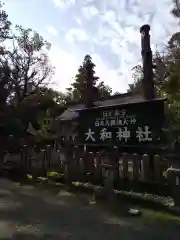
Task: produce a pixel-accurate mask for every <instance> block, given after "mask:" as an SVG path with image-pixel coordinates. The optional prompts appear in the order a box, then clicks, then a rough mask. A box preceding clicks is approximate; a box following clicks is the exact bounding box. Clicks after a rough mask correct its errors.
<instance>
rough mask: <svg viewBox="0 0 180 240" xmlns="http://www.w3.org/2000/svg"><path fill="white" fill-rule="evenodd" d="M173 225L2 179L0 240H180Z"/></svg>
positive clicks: (70, 194)
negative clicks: (111, 210)
mask: <svg viewBox="0 0 180 240" xmlns="http://www.w3.org/2000/svg"><path fill="white" fill-rule="evenodd" d="M119 215H120V214H119ZM179 236H180V226H178V225H177V224H176V223H174V222H167V221H163V222H161V221H160V220H152V219H147V218H146V217H144V216H142V217H127V216H126V217H123V216H117V214H116V215H115V214H112V213H110V212H109V211H106V210H105V209H104V208H103V207H101V206H99V205H98V204H89V199H88V197H87V196H85V195H80V194H78V195H75V194H73V193H69V192H66V191H65V190H61V191H59V190H58V191H57V189H56V190H55V189H54V190H53V189H52V190H51V191H50V190H47V189H45V188H44V189H43V188H37V187H33V186H25V185H23V186H21V185H20V184H17V183H14V182H11V181H9V180H5V179H1V180H0V239H3V240H10V239H13V240H14V239H15V240H20V239H23V240H51V239H56V240H63V239H68V240H76V239H77V240H82V239H83V240H90V239H91V240H96V239H97V240H106V239H107V240H109V239H110V240H116V239H121V240H128V239H130V240H132V239H133V240H136V239H137V240H141V239H146V240H148V239H151V240H152V239H153V240H155V239H157V240H159V239H171V240H173V239H175V240H176V239H179Z"/></svg>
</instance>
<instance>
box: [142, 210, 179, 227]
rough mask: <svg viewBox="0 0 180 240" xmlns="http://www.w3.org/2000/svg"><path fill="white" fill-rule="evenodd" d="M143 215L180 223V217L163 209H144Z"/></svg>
mask: <svg viewBox="0 0 180 240" xmlns="http://www.w3.org/2000/svg"><path fill="white" fill-rule="evenodd" d="M142 211H143V215H144V216H145V217H147V218H150V219H154V220H161V221H175V222H176V223H178V224H180V217H179V216H175V215H172V214H169V213H167V212H163V211H153V210H151V209H146V208H144V209H142Z"/></svg>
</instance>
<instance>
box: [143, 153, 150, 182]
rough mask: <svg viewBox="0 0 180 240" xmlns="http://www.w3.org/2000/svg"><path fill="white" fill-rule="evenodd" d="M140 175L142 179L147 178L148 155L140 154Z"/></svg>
mask: <svg viewBox="0 0 180 240" xmlns="http://www.w3.org/2000/svg"><path fill="white" fill-rule="evenodd" d="M141 163H142V167H141V176H142V180H143V181H148V180H149V155H147V154H144V155H143V156H142V162H141Z"/></svg>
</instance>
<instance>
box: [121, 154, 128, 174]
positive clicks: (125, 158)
mask: <svg viewBox="0 0 180 240" xmlns="http://www.w3.org/2000/svg"><path fill="white" fill-rule="evenodd" d="M122 161H123V179H128V178H129V172H128V155H127V153H124V154H123V156H122Z"/></svg>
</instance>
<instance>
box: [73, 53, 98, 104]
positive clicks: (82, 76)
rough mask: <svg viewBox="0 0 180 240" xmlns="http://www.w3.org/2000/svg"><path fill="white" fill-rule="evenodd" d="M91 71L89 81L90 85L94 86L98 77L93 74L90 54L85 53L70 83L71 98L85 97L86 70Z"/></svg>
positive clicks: (93, 65)
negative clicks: (73, 79)
mask: <svg viewBox="0 0 180 240" xmlns="http://www.w3.org/2000/svg"><path fill="white" fill-rule="evenodd" d="M88 68H89V71H90V72H91V81H92V87H95V86H96V83H97V81H98V79H99V77H97V76H96V75H95V70H94V68H95V64H94V63H93V62H92V58H91V56H90V55H86V56H85V57H84V61H83V63H82V65H81V66H80V67H79V69H78V73H77V74H76V76H75V81H74V82H73V83H72V84H71V86H72V95H73V99H75V100H76V99H78V100H80V99H85V96H86V93H87V78H88V72H87V70H88Z"/></svg>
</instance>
